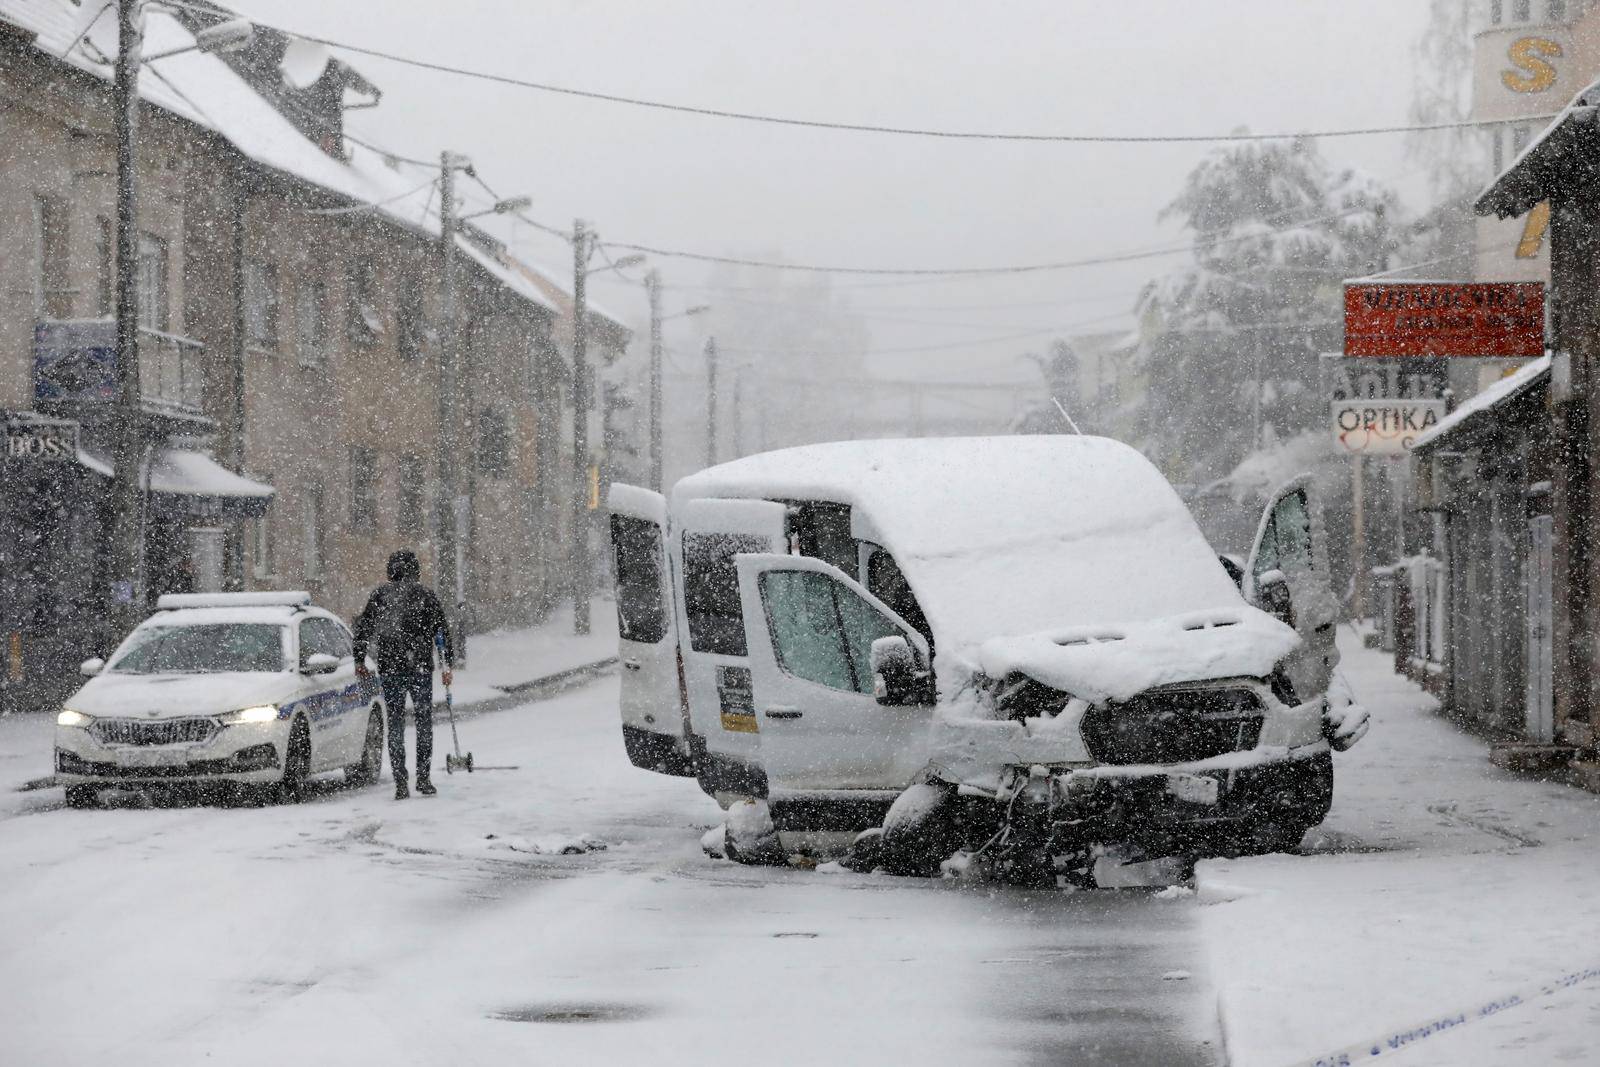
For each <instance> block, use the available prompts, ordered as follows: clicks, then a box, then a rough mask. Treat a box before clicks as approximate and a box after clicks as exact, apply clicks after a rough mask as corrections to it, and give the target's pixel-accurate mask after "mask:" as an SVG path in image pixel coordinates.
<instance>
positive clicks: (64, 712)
mask: <svg viewBox="0 0 1600 1067" xmlns="http://www.w3.org/2000/svg"><path fill="white" fill-rule="evenodd" d="M91 722H94V719H92V718H90V717H89V716H88V715H85V714H84V713H83V712H81V711H73V710H72V709H71V708H62V709H61V714H59V715H57V716H56V725H57V726H88V725H89V724H90V723H91Z"/></svg>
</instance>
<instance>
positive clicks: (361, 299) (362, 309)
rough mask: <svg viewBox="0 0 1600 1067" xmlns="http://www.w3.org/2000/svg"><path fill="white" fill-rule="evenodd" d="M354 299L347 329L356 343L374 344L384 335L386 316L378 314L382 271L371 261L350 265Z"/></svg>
mask: <svg viewBox="0 0 1600 1067" xmlns="http://www.w3.org/2000/svg"><path fill="white" fill-rule="evenodd" d="M349 296H350V300H349V304H348V307H347V309H346V310H347V319H348V321H347V332H348V333H349V335H350V340H351V342H352V343H353V344H358V345H373V344H377V343H378V338H380V337H382V336H383V316H382V315H380V314H379V313H378V271H377V268H376V267H375V266H374V265H373V263H372V261H371V260H368V259H358V260H356V261H355V262H354V263H352V264H351V266H350V293H349Z"/></svg>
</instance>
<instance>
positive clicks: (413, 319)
mask: <svg viewBox="0 0 1600 1067" xmlns="http://www.w3.org/2000/svg"><path fill="white" fill-rule="evenodd" d="M398 285H399V293H398V295H397V298H396V300H395V310H394V318H395V322H394V331H395V346H396V348H397V349H398V350H399V353H400V358H402V359H418V358H420V357H421V356H422V353H423V347H424V342H425V341H426V335H427V321H426V320H425V319H424V317H423V313H422V283H421V282H420V281H418V280H417V278H416V276H415V275H411V274H405V275H402V276H401V278H400V280H399V283H398Z"/></svg>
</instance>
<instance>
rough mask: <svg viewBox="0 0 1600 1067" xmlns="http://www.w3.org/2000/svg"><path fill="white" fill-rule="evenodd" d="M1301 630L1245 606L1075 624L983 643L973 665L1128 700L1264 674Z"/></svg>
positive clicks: (1093, 696) (1090, 695) (1088, 695)
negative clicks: (1163, 688)
mask: <svg viewBox="0 0 1600 1067" xmlns="http://www.w3.org/2000/svg"><path fill="white" fill-rule="evenodd" d="M1299 644H1300V635H1299V634H1297V633H1295V631H1294V630H1293V629H1292V628H1290V627H1288V626H1286V625H1284V624H1283V623H1281V622H1279V621H1278V620H1277V619H1274V618H1273V617H1272V616H1270V615H1268V614H1266V613H1265V612H1263V611H1260V610H1259V609H1257V608H1253V607H1250V606H1249V605H1246V604H1242V603H1241V604H1239V605H1238V606H1236V607H1230V608H1225V609H1218V610H1210V611H1198V612H1189V613H1185V614H1181V615H1171V616H1167V617H1165V618H1159V619H1149V620H1141V621H1139V622H1131V623H1122V624H1116V625H1106V626H1075V627H1071V628H1066V629H1059V630H1046V631H1043V632H1039V633H1032V634H1026V635H1023V636H1019V637H1000V638H995V639H993V640H990V641H986V642H984V643H983V644H982V645H981V646H980V647H979V651H978V662H977V666H978V667H979V669H980V670H982V672H983V673H984V674H986V675H988V676H989V677H991V678H1003V677H1006V676H1007V675H1010V674H1025V675H1027V676H1028V677H1030V678H1033V679H1034V680H1035V681H1038V682H1042V683H1043V684H1045V685H1048V686H1050V687H1051V688H1054V689H1058V690H1061V691H1062V692H1065V693H1069V694H1071V695H1072V696H1075V697H1081V698H1083V699H1084V700H1087V701H1088V702H1089V703H1091V704H1100V703H1104V702H1105V701H1108V700H1113V701H1121V700H1127V699H1129V698H1131V697H1133V696H1135V695H1137V694H1139V693H1142V692H1144V691H1145V690H1146V689H1150V688H1152V687H1154V686H1159V685H1173V684H1177V683H1181V682H1203V681H1214V680H1216V679H1221V678H1239V677H1249V678H1265V677H1267V676H1268V675H1270V674H1271V673H1272V672H1273V670H1274V669H1275V668H1276V667H1277V665H1278V663H1279V661H1281V660H1282V659H1283V657H1284V656H1286V655H1288V654H1289V653H1290V652H1292V651H1293V650H1294V649H1295V648H1297V647H1298V646H1299Z"/></svg>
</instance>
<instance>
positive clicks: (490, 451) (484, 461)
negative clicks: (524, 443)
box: [478, 408, 511, 478]
mask: <svg viewBox="0 0 1600 1067" xmlns="http://www.w3.org/2000/svg"><path fill="white" fill-rule="evenodd" d="M510 467H511V431H510V430H508V429H507V428H506V417H505V416H504V415H502V414H500V412H498V411H494V410H492V409H490V408H484V409H483V412H482V414H480V415H479V416H478V470H479V472H480V473H483V474H487V475H488V476H490V477H491V478H503V477H505V474H506V471H507V470H509V469H510Z"/></svg>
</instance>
